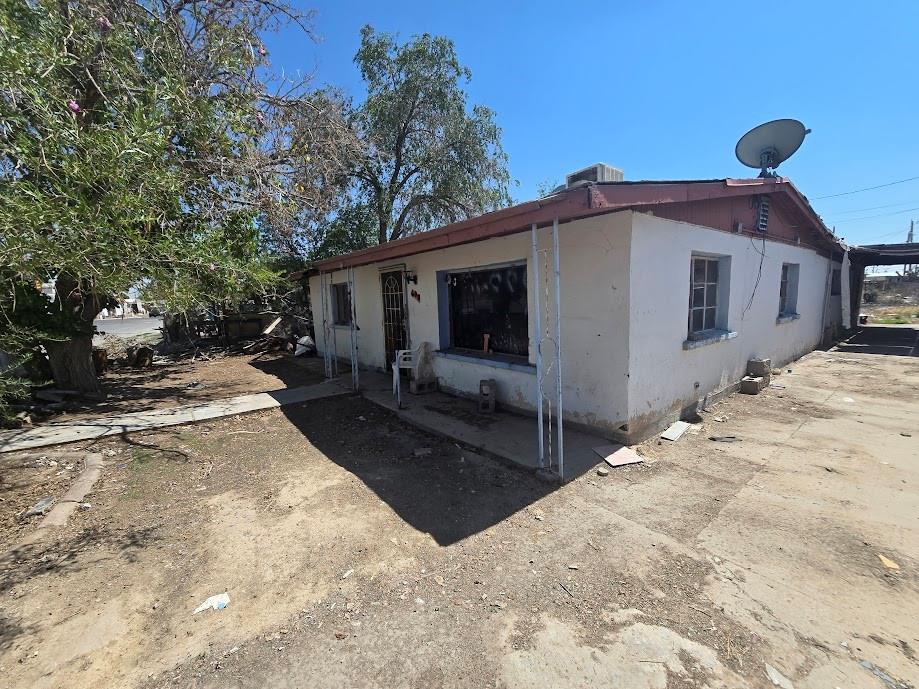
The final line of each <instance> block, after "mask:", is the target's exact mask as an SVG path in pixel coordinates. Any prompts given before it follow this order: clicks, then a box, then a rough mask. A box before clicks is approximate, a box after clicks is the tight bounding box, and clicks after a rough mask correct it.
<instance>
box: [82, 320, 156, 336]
mask: <svg viewBox="0 0 919 689" xmlns="http://www.w3.org/2000/svg"><path fill="white" fill-rule="evenodd" d="M93 323H94V324H95V326H96V329H97V330H99V331H100V332H104V333H106V334H107V335H118V336H119V337H131V336H134V335H143V334H144V333H152V332H154V331H156V329H157V328H160V327H162V325H163V319H162V318H147V317H144V316H141V317H137V318H125V319H121V318H106V319H104V320H103V319H96V320H95V321H93Z"/></svg>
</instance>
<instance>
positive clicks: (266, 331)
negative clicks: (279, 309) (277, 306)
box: [262, 316, 281, 335]
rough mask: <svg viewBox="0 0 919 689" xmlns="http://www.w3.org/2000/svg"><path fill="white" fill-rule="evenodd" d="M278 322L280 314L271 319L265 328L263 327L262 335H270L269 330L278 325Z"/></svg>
mask: <svg viewBox="0 0 919 689" xmlns="http://www.w3.org/2000/svg"><path fill="white" fill-rule="evenodd" d="M280 322H281V316H278V317H277V318H275V319H274V320H273V321H271V324H270V325H269V326H268V327H267V328H265V329H264V330H263V331H262V335H270V334H271V332H272V331H273V330H274V329H275V328H277V327H278V324H279V323H280Z"/></svg>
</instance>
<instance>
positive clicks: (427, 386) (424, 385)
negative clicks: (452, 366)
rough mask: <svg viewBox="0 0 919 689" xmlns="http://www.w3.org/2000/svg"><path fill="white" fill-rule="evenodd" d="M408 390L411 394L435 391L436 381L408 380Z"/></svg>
mask: <svg viewBox="0 0 919 689" xmlns="http://www.w3.org/2000/svg"><path fill="white" fill-rule="evenodd" d="M408 391H409V392H410V393H412V394H413V395H425V394H427V393H429V392H437V381H436V380H433V379H428V380H415V379H414V378H413V379H412V380H411V381H409V384H408Z"/></svg>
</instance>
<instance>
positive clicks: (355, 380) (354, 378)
mask: <svg viewBox="0 0 919 689" xmlns="http://www.w3.org/2000/svg"><path fill="white" fill-rule="evenodd" d="M356 293H357V290H355V289H354V268H353V267H349V268H348V297H349V301H350V302H351V388H352V390H354V392H357V391H358V390H359V389H360V380H359V377H358V376H359V374H358V361H357V331H358V330H359V328H358V327H357V299H356V298H355V295H356Z"/></svg>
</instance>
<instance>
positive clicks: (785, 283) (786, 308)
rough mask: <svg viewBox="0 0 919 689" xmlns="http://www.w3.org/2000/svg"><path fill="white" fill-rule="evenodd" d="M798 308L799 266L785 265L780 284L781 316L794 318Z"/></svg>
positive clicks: (795, 264) (794, 264)
mask: <svg viewBox="0 0 919 689" xmlns="http://www.w3.org/2000/svg"><path fill="white" fill-rule="evenodd" d="M797 308H798V264H797V263H783V264H782V278H781V281H780V282H779V316H793V315H795V314H797Z"/></svg>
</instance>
